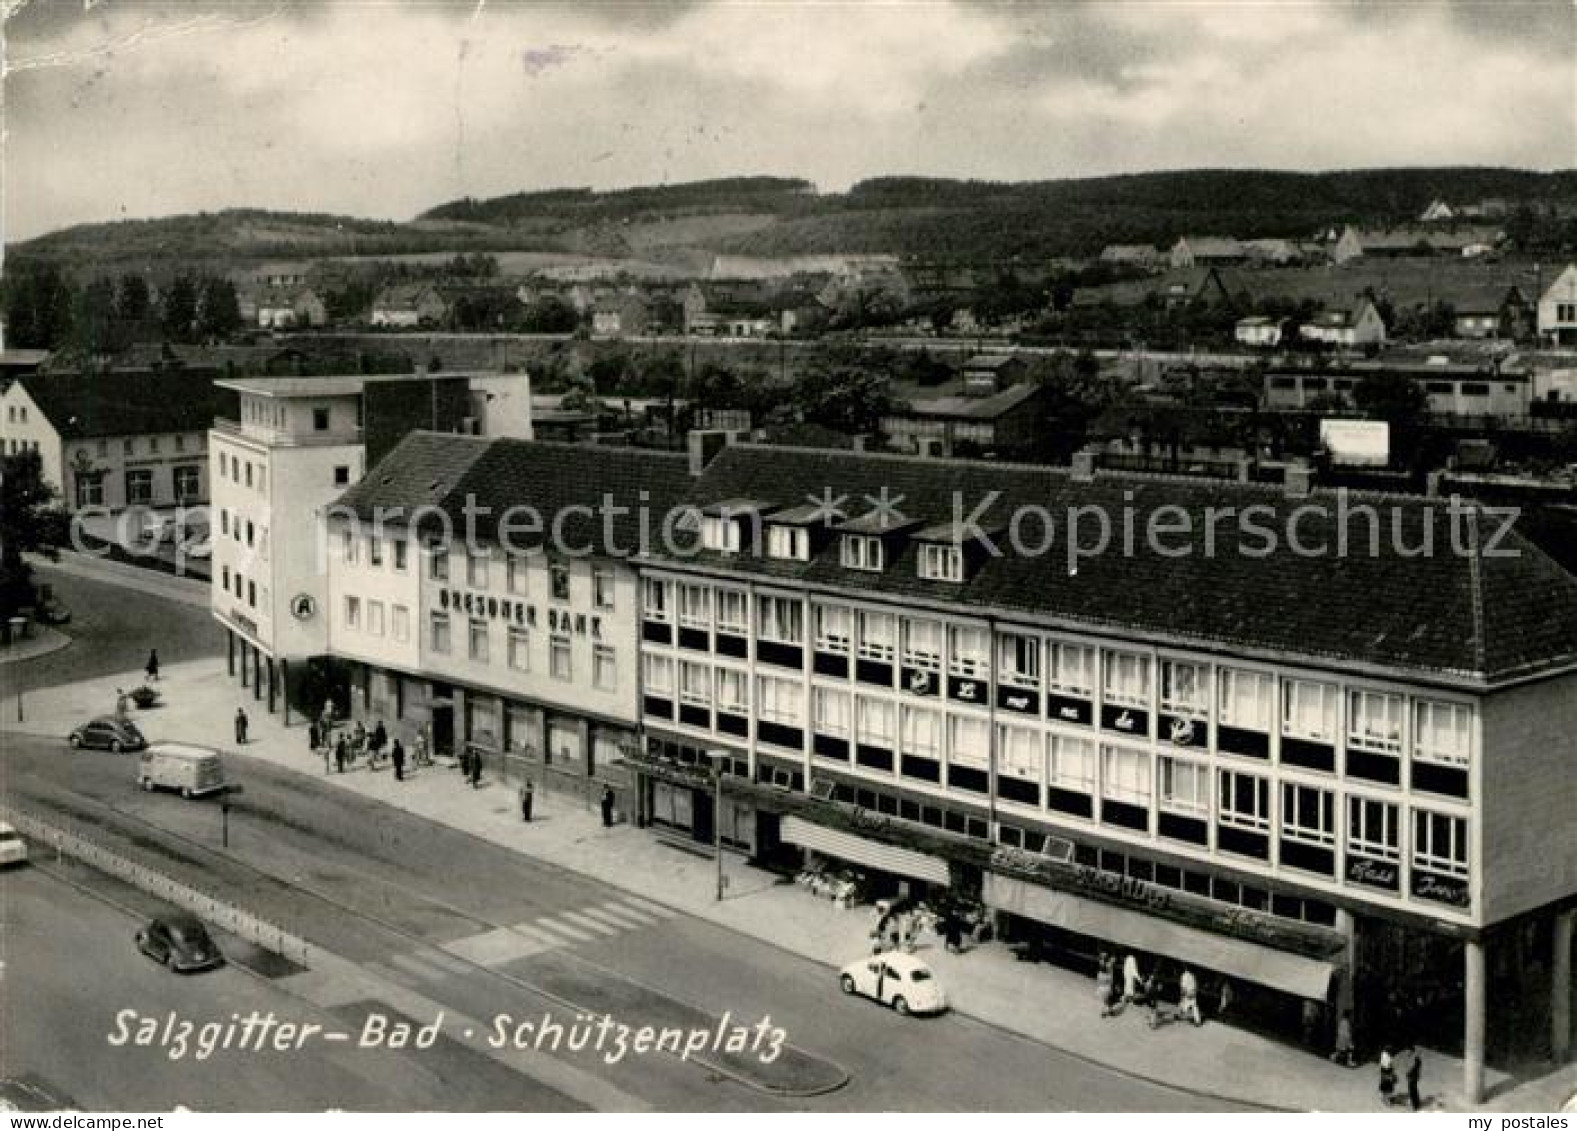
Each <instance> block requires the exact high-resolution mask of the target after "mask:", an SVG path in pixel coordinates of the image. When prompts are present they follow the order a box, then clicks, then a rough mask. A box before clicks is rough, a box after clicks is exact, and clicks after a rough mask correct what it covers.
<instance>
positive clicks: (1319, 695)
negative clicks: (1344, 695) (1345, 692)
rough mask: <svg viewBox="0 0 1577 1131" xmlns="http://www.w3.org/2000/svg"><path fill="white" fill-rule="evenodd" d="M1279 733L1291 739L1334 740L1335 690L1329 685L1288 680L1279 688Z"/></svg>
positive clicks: (1328, 741) (1329, 742)
mask: <svg viewBox="0 0 1577 1131" xmlns="http://www.w3.org/2000/svg"><path fill="white" fill-rule="evenodd" d="M1281 731H1282V733H1283V734H1286V735H1289V736H1291V737H1292V738H1302V739H1307V740H1308V741H1310V742H1323V743H1326V744H1327V745H1330V744H1333V743H1335V741H1336V688H1335V687H1333V686H1331V685H1330V684H1328V683H1314V682H1312V681H1310V680H1304V679H1289V680H1287V681H1286V682H1285V683H1284V684H1283V685H1282V688H1281Z"/></svg>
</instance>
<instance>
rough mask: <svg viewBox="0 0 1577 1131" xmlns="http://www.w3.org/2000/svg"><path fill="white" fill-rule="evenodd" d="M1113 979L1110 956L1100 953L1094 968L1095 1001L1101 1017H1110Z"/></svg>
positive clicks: (1103, 952)
mask: <svg viewBox="0 0 1577 1131" xmlns="http://www.w3.org/2000/svg"><path fill="white" fill-rule="evenodd" d="M1114 978H1115V974H1114V971H1113V970H1112V956H1111V955H1109V954H1107V953H1106V952H1105V951H1102V952H1101V956H1100V958H1099V959H1098V960H1097V965H1096V968H1095V1000H1096V1001H1098V1002H1100V1003H1101V1016H1102V1017H1110V1016H1111V1015H1112V983H1113V981H1114Z"/></svg>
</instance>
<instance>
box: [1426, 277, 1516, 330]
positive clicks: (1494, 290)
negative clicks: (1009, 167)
mask: <svg viewBox="0 0 1577 1131" xmlns="http://www.w3.org/2000/svg"><path fill="white" fill-rule="evenodd" d="M1444 301H1446V302H1448V303H1450V305H1451V310H1452V329H1451V333H1452V336H1453V337H1456V338H1475V339H1483V338H1508V339H1512V340H1516V339H1518V338H1522V337H1524V336H1526V335H1527V333H1528V331H1529V329H1530V328H1531V327H1530V325H1529V324H1530V321H1531V320H1530V319H1529V317H1528V316H1529V313H1530V311H1529V303H1528V300H1527V298H1526V297H1525V296H1524V295H1523V293H1522V290H1521V288H1520V287H1517V286H1515V285H1513V286H1510V287H1506V286H1497V285H1490V286H1481V287H1465V288H1462V289H1461V290H1458V291H1457V292H1455V293H1453V294H1450V295H1448V296H1446V297H1445V299H1444Z"/></svg>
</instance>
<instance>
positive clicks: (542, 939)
mask: <svg viewBox="0 0 1577 1131" xmlns="http://www.w3.org/2000/svg"><path fill="white" fill-rule="evenodd" d="M509 929H510V930H511V931H514V932H515V933H516V934H517V935H525V936H526V938H528V939H533V940H535V941H536V942H538V943H541V944H542V949H543V950H549V949H551V948H553V947H555V946H563V945H564V940H563V939H561V938H559V937H558V936H557V935H555V934H552V933H551V932H548V931H542V930H538V929H537V928H536V926H535V925H534V924H531V923H516V924H515V925H514V926H513V927H511V928H509Z"/></svg>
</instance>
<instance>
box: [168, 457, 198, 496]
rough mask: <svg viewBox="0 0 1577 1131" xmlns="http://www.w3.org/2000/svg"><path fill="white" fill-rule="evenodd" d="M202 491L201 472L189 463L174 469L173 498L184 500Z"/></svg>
mask: <svg viewBox="0 0 1577 1131" xmlns="http://www.w3.org/2000/svg"><path fill="white" fill-rule="evenodd" d="M201 493H202V486H201V473H200V472H199V471H198V469H197V468H195V467H193V466H191V465H190V464H183V465H182V466H180V467H177V468H176V469H175V500H176V502H186V501H188V500H190V499H195V498H197V496H198V495H199V494H201Z"/></svg>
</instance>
